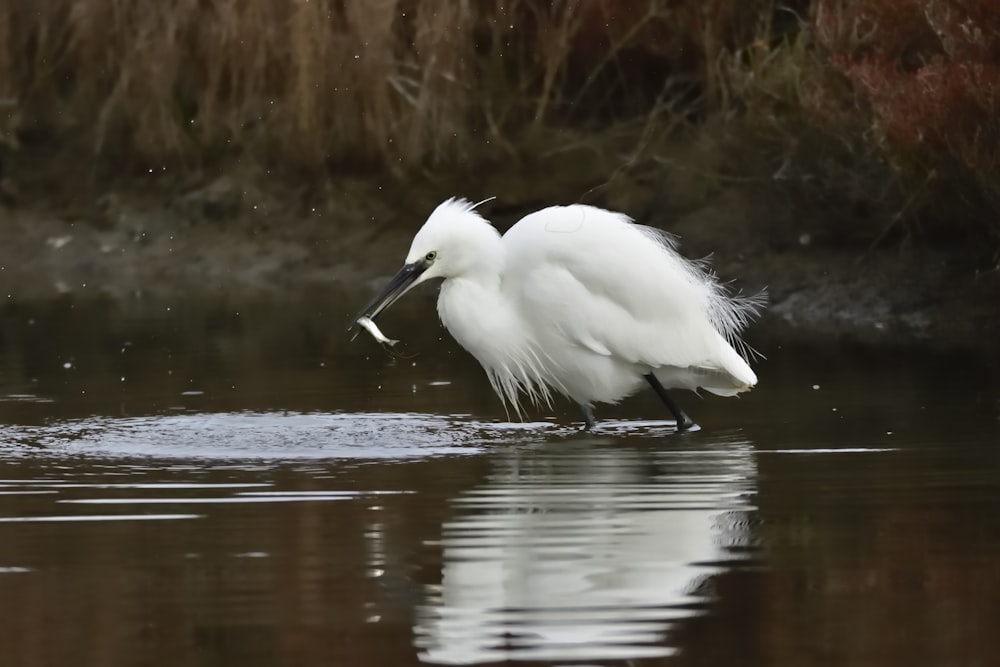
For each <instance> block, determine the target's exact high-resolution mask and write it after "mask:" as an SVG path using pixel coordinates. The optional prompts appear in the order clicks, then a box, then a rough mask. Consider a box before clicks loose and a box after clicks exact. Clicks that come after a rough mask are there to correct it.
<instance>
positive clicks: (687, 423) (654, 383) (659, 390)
mask: <svg viewBox="0 0 1000 667" xmlns="http://www.w3.org/2000/svg"><path fill="white" fill-rule="evenodd" d="M643 377H644V378H646V382H648V383H649V386H650V387H652V388H653V391H655V392H656V395H657V396H659V397H660V400H661V401H663V403H664V405H666V406H667V409H669V410H670V411H671V412H672V413H674V419H676V420H677V430H678V431H686V430H688V429H689V428H691V427H692V426H694V422H693V421H691V418H690V417H688V416H687V415H686V414H684V411H683V410H681V408H680V406H679V405H677V403H675V402H674V399H672V398H670V394H668V393H667V390H666V389H664V388H663V385H662V384H660V381H659V380H658V379H656V376H655V375H653V374H652V373H647V374H646V375H644V376H643Z"/></svg>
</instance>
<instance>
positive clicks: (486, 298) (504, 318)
mask: <svg viewBox="0 0 1000 667" xmlns="http://www.w3.org/2000/svg"><path fill="white" fill-rule="evenodd" d="M438 315H440V317H441V322H442V323H443V324H444V326H445V328H446V329H448V331H449V332H450V333H451V335H452V336H454V337H455V340H457V341H458V342H459V344H460V345H461V346H462V347H464V348H465V349H466V350H468V351H469V353H471V354H472V356H474V357H476V359H478V360H479V362H480V363H481V364H483V365H484V366H493V365H495V363H496V360H495V357H497V355H498V354H502V352H501V350H500V348H501V347H502V346H503V345H504V343H505V342H507V341H512V340H516V339H517V338H518V336H520V335H521V333H520V331H519V327H518V326H517V318H516V313H515V312H514V309H513V307H512V306H511V304H510V302H509V301H508V300H507V299H506V298H505V295H504V294H503V292H502V289H501V278H500V274H499V272H496V271H482V272H479V273H475V274H470V275H466V276H463V277H461V278H450V279H448V280H445V281H444V283H442V284H441V292H440V295H439V296H438Z"/></svg>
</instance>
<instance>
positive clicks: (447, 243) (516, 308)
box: [359, 199, 759, 423]
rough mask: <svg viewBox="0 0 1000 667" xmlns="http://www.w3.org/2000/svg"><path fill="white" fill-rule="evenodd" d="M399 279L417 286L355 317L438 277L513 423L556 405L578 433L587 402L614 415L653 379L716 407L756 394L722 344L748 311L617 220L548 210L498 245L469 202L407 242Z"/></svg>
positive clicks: (582, 211) (751, 309) (649, 235)
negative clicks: (564, 402) (711, 397)
mask: <svg viewBox="0 0 1000 667" xmlns="http://www.w3.org/2000/svg"><path fill="white" fill-rule="evenodd" d="M407 267H414V268H412V269H410V270H409V271H410V274H412V273H418V275H417V276H416V277H414V278H412V279H410V278H408V280H409V284H407V285H405V286H403V287H402V289H399V288H398V287H397V288H396V290H395V292H393V293H389V294H388V296H386V293H387V292H390V291H391V290H390V289H389V288H387V290H386V292H383V294H382V295H379V297H376V300H375V301H373V303H372V304H370V305H369V307H368V308H366V310H365V311H363V312H362V314H361V315H359V317H361V316H364V315H368V316H371V317H374V316H375V315H377V314H378V312H380V311H381V310H382V309H383V308H384V307H387V306H388V305H389V304H391V303H392V302H393V301H395V299H397V298H399V296H401V295H402V294H403V293H405V291H407V290H408V289H409V287H410V286H412V285H413V284H417V283H418V282H422V281H424V280H426V279H429V278H433V277H441V278H444V282H443V283H442V285H441V291H440V295H439V297H438V313H439V315H440V317H441V321H442V323H443V324H444V326H445V327H446V328H447V329H448V331H449V332H450V333H451V334H452V336H454V337H455V339H456V340H457V341H458V343H459V344H460V345H461V346H462V347H464V348H465V349H466V350H467V351H468V352H470V353H471V354H472V355H473V356H474V357H475V358H476V359H477V360H478V361H479V363H480V364H481V365H482V366H483V368H484V369H485V370H486V373H487V375H488V377H489V379H490V382H491V384H492V386H493V388H494V390H496V392H497V394H498V395H499V396H500V397H501V399H502V400H503V401H505V403H506V404H508V405H510V406H511V407H513V409H514V410H515V412H517V413H518V414H521V403H520V397H521V395H522V394H523V395H525V396H526V397H527V398H528V399H529V401H530V402H532V403H534V404H536V405H538V404H547V405H551V399H552V394H553V392H555V393H558V394H563V395H565V396H567V397H568V398H570V399H571V400H573V401H575V402H576V403H578V404H579V405H580V406H581V407H582V408H583V409H584V412H585V415H587V417H588V423H590V421H591V414H590V407H591V406H592V405H593V404H594V403H616V402H618V401H620V400H621V399H623V398H625V397H627V396H630V395H631V394H633V393H635V392H636V391H638V390H639V388H641V387H642V386H643V384H644V383H645V382H650V383H651V384H653V382H654V379H655V381H658V382H659V384H660V385H662V387H661V388H660V389H658V390H657V393H660V392H661V391H662V390H663V387H666V388H669V387H678V388H684V389H690V390H695V391H697V390H698V389H699V388H700V389H704V390H706V391H708V392H711V393H714V394H718V395H721V396H732V395H735V394H738V393H740V392H742V391H746V390H748V389H750V388H751V387H753V386H754V385H755V384H756V382H757V377H756V375H755V374H754V372H753V370H752V369H751V368H750V366H749V365H748V364H747V362H746V360H745V359H744V357H743V356H742V355H741V354H740V353H739V352H737V350H736V349H735V348H734V345H740V343H739V342H738V339H737V338H736V336H737V334H738V332H739V331H740V329H742V328H743V327H744V326H745V325H746V323H747V321H748V320H749V318H750V317H752V316H753V315H754V314H755V313H756V311H757V310H758V308H759V301H757V300H754V299H737V298H734V297H731V296H729V295H728V294H727V293H726V291H725V290H724V288H723V287H722V286H720V285H719V283H718V281H717V280H716V279H715V278H714V276H713V275H712V274H711V273H710V272H708V271H707V269H706V268H705V267H704V266H703V265H700V264H698V263H695V262H691V261H689V260H687V259H685V258H683V257H682V256H681V255H680V254H679V253H678V252H677V251H676V249H675V247H674V243H673V241H672V239H671V238H670V237H668V236H667V235H665V234H664V233H663V232H660V231H659V230H655V229H652V228H649V227H643V226H641V225H637V224H635V223H633V222H632V221H631V220H630V219H629V218H628V217H627V216H625V215H624V214H621V213H615V212H612V211H606V210H603V209H600V208H595V207H593V206H586V205H580V204H577V205H571V206H553V207H550V208H546V209H542V210H540V211H537V212H535V213H531V214H529V215H527V216H525V217H524V218H522V219H521V220H520V221H519V222H518V223H517V224H515V225H514V226H513V227H511V228H510V230H508V231H507V232H506V233H505V234H504V235H503V236H501V235H500V234H499V233H498V232H497V231H496V229H494V228H493V226H492V225H490V224H489V223H488V222H487V221H486V220H484V219H483V218H482V217H481V216H480V215H479V214H478V213H477V212H476V210H475V207H474V206H473V205H472V204H470V203H469V202H467V201H464V200H455V199H449V200H447V201H445V202H444V203H442V204H441V205H440V206H438V208H437V209H436V210H435V211H434V212H433V213H432V214H431V216H430V217H429V218H428V220H427V222H426V223H425V224H424V226H423V227H422V228H421V229H420V231H419V232H418V233H417V235H416V236H415V237H414V239H413V243H412V245H411V248H410V253H409V254H408V256H407V258H406V266H404V269H403V270H402V271H401V272H400V274H403V273H404V272H405V271H407V270H408V269H407ZM392 286H393V284H392V283H391V284H390V288H392ZM372 306H374V307H372ZM650 376H652V377H650ZM654 389H656V386H655V384H654ZM662 396H663V395H662V394H661V397H662ZM664 400H668V399H666V398H665V399H664ZM668 405H670V403H668ZM671 409H674V408H673V407H671ZM685 418H686V415H685ZM678 420H679V423H680V420H681V417H680V415H678Z"/></svg>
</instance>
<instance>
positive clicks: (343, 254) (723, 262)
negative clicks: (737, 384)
mask: <svg viewBox="0 0 1000 667" xmlns="http://www.w3.org/2000/svg"><path fill="white" fill-rule="evenodd" d="M574 164H575V165H578V166H577V167H576V168H574V169H570V168H569V167H568V165H574ZM600 164H601V162H600V160H594V161H592V162H591V163H584V162H582V161H581V159H580V157H579V156H577V157H574V156H572V155H570V156H560V157H556V158H551V159H548V160H542V161H539V162H538V163H536V164H533V165H523V164H522V165H518V166H517V167H516V168H513V167H512V168H510V169H508V170H502V169H494V170H484V171H483V172H482V175H480V176H477V175H475V174H465V175H461V176H455V177H448V178H444V177H441V178H439V179H437V180H433V179H430V178H427V179H424V180H422V181H420V182H413V183H410V184H405V183H403V182H401V181H398V180H396V181H393V180H380V179H378V178H375V177H368V178H347V177H340V178H330V179H329V180H327V181H326V182H325V183H324V184H323V186H322V188H321V190H322V192H305V191H303V190H302V189H301V188H296V187H294V186H293V185H291V184H289V183H288V182H287V181H281V180H279V179H274V178H270V177H269V176H268V174H267V173H266V172H265V171H261V170H256V171H254V170H243V171H240V170H234V171H231V172H229V173H226V174H224V175H220V176H217V177H216V178H214V179H212V180H208V181H206V182H203V183H198V184H194V185H193V186H191V185H189V186H188V187H183V186H181V185H179V184H178V183H176V182H174V183H173V185H167V183H168V181H167V180H166V179H164V178H162V177H158V178H157V179H156V180H153V179H149V180H148V181H144V180H143V179H136V180H134V181H132V182H131V183H128V184H120V187H119V188H117V189H112V190H109V191H107V192H103V193H101V194H100V195H98V196H95V197H93V198H91V199H90V200H84V199H78V200H76V201H75V203H74V202H59V203H57V202H53V201H48V202H47V201H45V200H44V199H42V198H40V197H36V198H33V199H31V200H30V201H21V202H19V203H18V204H17V205H13V206H12V205H7V206H5V207H3V208H2V209H0V217H2V219H3V221H4V222H3V224H0V267H2V279H3V291H4V296H5V299H6V302H7V304H17V303H24V302H37V301H43V300H52V299H79V300H91V299H103V300H111V301H115V302H121V303H127V302H129V301H136V300H139V301H142V300H152V299H159V300H183V299H187V298H197V299H211V298H226V299H243V298H246V299H268V298H278V299H287V298H290V297H293V296H294V297H295V298H316V299H318V300H324V299H329V298H332V297H333V296H334V295H337V296H341V295H344V294H347V295H348V301H349V300H350V299H351V298H354V299H355V300H356V301H358V303H361V302H363V301H364V300H365V299H366V298H367V297H368V296H369V294H370V292H371V291H372V290H373V289H374V288H375V286H376V285H377V284H379V282H380V281H381V280H382V279H384V278H385V277H387V276H388V275H390V274H391V273H392V272H393V271H394V270H395V269H396V267H397V266H398V264H399V262H400V260H401V258H402V257H403V255H404V254H405V252H406V249H407V247H408V246H409V242H410V239H411V237H412V234H413V233H414V232H415V230H416V229H417V228H418V227H419V225H420V224H421V223H422V222H423V220H424V219H425V218H426V216H427V214H428V213H429V212H430V211H431V210H432V208H433V207H434V206H435V205H436V204H437V203H438V202H439V201H440V200H442V199H444V198H446V197H449V196H452V195H456V196H465V197H468V198H470V199H476V198H486V197H489V196H496V197H497V199H496V200H495V201H492V202H489V203H488V204H485V205H484V206H483V212H484V214H485V215H486V216H487V217H488V218H489V219H491V220H492V221H493V222H494V223H495V224H496V225H497V226H498V228H500V229H501V230H502V229H506V228H507V227H508V226H509V225H511V224H513V223H514V222H516V220H517V219H518V218H519V217H520V216H521V215H523V214H524V213H525V212H527V211H530V210H534V209H537V208H540V207H542V206H545V205H549V204H555V203H570V202H573V201H577V200H581V199H582V200H584V201H588V202H589V203H596V204H598V205H603V206H607V207H611V208H615V209H618V210H622V211H624V212H626V213H628V214H630V215H632V216H634V217H635V218H636V219H637V220H638V221H640V222H643V223H645V224H652V225H655V226H658V227H661V228H663V229H667V230H668V231H670V232H672V233H674V234H677V235H678V236H679V237H680V239H681V250H682V252H683V253H684V254H685V255H687V256H689V257H703V256H706V255H709V254H711V255H712V265H713V266H714V268H715V270H716V271H717V273H718V274H719V275H720V276H721V277H722V278H723V279H725V280H733V281H734V286H735V287H738V288H740V289H743V290H744V291H748V292H754V291H757V290H759V289H761V288H764V287H766V288H767V290H768V293H769V297H770V303H769V306H768V308H767V311H766V314H765V316H764V318H763V320H762V323H761V324H760V325H757V326H756V327H755V330H756V331H757V332H758V333H755V334H754V335H777V336H781V337H785V338H790V339H843V340H851V341H861V342H872V343H879V344H910V343H920V344H929V345H934V346H941V347H954V346H958V347H980V346H988V343H987V341H992V340H994V339H995V338H994V337H995V336H996V335H997V333H1000V309H998V308H997V307H996V304H997V295H998V294H1000V277H998V273H997V271H995V270H992V271H991V270H989V264H988V261H987V260H988V258H989V254H988V252H986V253H982V252H981V248H978V247H977V246H976V244H974V243H971V242H963V241H961V240H959V239H950V240H949V241H948V242H947V243H945V242H935V241H934V240H933V239H918V238H892V239H891V240H890V242H884V243H880V244H871V243H867V244H866V243H862V242H858V241H857V240H852V239H850V238H844V237H842V236H840V235H838V234H837V233H836V232H837V228H835V227H831V225H830V224H829V223H828V222H822V221H819V220H818V219H819V218H822V217H823V216H824V213H823V212H822V211H820V210H812V209H810V208H809V207H808V206H806V205H803V203H802V202H801V201H797V200H796V199H795V198H794V197H792V196H790V195H789V192H788V191H787V190H786V189H785V186H784V185H783V184H782V183H781V182H779V181H774V182H773V183H772V185H771V186H769V187H761V186H760V184H754V185H753V187H746V186H744V185H740V184H732V185H730V186H722V187H715V188H714V189H713V190H711V191H706V190H704V189H702V191H701V193H700V194H698V195H697V196H696V195H694V194H692V193H693V192H695V191H696V190H698V187H697V181H692V180H691V178H690V175H689V174H685V172H683V171H681V172H676V173H673V176H671V172H669V170H664V169H660V170H659V171H657V172H650V171H641V170H640V171H638V172H636V173H632V174H628V175H625V176H623V175H621V174H619V175H617V176H616V177H614V178H612V179H607V178H605V180H604V181H603V182H601V181H600V180H599V179H600V176H599V172H600ZM545 173H548V174H550V175H552V177H551V178H546V177H545V176H544V174H545ZM474 180H478V182H479V183H478V185H473V184H472V183H471V181H474ZM849 226H850V225H849V221H846V222H845V223H844V225H842V227H841V228H849ZM340 324H341V322H339V321H338V322H336V323H331V326H334V325H337V326H339V325H340ZM761 332H767V333H761Z"/></svg>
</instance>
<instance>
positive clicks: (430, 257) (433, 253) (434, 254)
mask: <svg viewBox="0 0 1000 667" xmlns="http://www.w3.org/2000/svg"><path fill="white" fill-rule="evenodd" d="M437 256H438V254H437V251H436V250H431V251H430V252H429V253H427V254H426V255H424V259H425V260H426V261H428V262H433V261H434V260H435V259H437Z"/></svg>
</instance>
